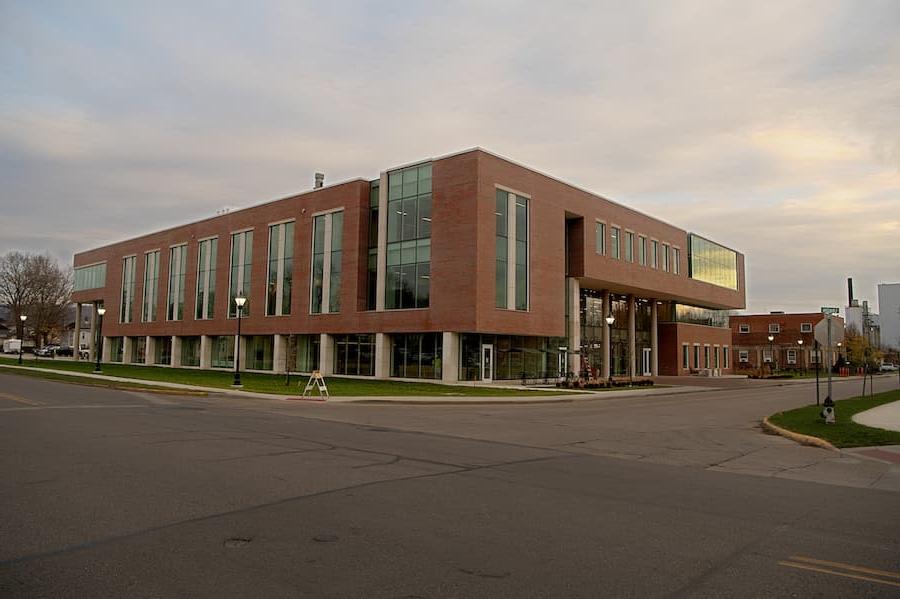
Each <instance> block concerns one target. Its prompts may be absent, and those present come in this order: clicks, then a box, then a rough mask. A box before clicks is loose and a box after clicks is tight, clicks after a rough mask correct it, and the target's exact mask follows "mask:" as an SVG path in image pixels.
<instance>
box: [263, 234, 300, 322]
mask: <svg viewBox="0 0 900 599" xmlns="http://www.w3.org/2000/svg"><path fill="white" fill-rule="evenodd" d="M293 248H294V223H293V222H288V223H279V224H277V225H271V226H270V227H269V261H268V273H267V277H266V316H287V315H289V314H290V313H291V287H292V281H293V265H294V260H293V257H294V249H293Z"/></svg>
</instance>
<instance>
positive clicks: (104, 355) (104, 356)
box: [100, 337, 112, 362]
mask: <svg viewBox="0 0 900 599" xmlns="http://www.w3.org/2000/svg"><path fill="white" fill-rule="evenodd" d="M109 339H110V338H109V337H104V338H103V347H102V348H101V349H100V361H101V362H109V356H110V354H111V352H110V347H111V346H112V344H111V343H110V342H109Z"/></svg>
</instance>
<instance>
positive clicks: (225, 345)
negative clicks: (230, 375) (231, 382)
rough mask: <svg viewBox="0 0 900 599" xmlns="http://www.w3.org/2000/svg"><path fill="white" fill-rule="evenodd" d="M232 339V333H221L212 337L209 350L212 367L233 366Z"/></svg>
mask: <svg viewBox="0 0 900 599" xmlns="http://www.w3.org/2000/svg"><path fill="white" fill-rule="evenodd" d="M234 340H235V337H234V336H233V335H222V336H219V337H213V338H212V347H211V350H210V363H209V365H210V366H212V367H213V368H234Z"/></svg>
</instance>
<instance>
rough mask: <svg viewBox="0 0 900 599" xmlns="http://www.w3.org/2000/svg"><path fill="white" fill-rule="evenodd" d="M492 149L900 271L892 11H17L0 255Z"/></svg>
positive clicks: (796, 290)
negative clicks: (319, 180)
mask: <svg viewBox="0 0 900 599" xmlns="http://www.w3.org/2000/svg"><path fill="white" fill-rule="evenodd" d="M473 146H481V147H484V148H486V149H489V150H491V151H494V152H496V153H499V154H501V155H504V156H507V157H509V158H512V159H513V160H516V161H517V162H520V163H523V164H526V165H528V166H531V167H533V168H536V169H538V170H540V171H543V172H546V173H549V174H552V175H554V176H556V177H558V178H561V179H563V180H565V181H568V182H571V183H574V184H576V185H578V186H581V187H584V188H586V189H589V190H591V191H594V192H596V193H599V194H602V195H605V196H606V197H609V198H611V199H614V200H616V201H619V202H621V203H624V204H627V205H630V206H632V207H634V208H636V209H638V210H641V211H644V212H647V213H649V214H652V215H654V216H658V217H660V218H662V219H664V220H666V221H668V222H671V223H672V224H675V225H677V226H680V227H682V228H685V229H687V230H689V231H695V232H697V233H701V234H703V235H705V236H707V237H710V238H712V239H714V240H716V241H719V242H721V243H723V244H725V245H728V246H730V247H733V248H735V249H738V250H739V251H742V252H744V253H745V254H746V257H747V303H748V309H749V310H751V311H768V310H778V309H784V310H789V311H806V310H818V308H819V307H820V306H824V305H844V304H845V303H846V277H848V276H853V277H854V281H855V288H856V290H857V293H856V295H857V297H861V298H863V299H869V300H870V301H871V303H872V304H873V305H874V303H875V300H876V291H875V285H876V284H877V283H880V282H897V281H900V2H898V1H897V0H885V1H883V2H877V1H869V0H855V1H851V2H827V1H825V0H815V1H810V2H788V1H783V0H779V1H777V2H763V3H758V2H751V1H743V2H670V1H666V2H646V3H645V2H624V1H623V2H584V3H569V4H561V3H556V2H534V3H515V2H450V1H441V2H428V3H426V2H410V3H397V2H379V1H373V2H340V1H331V2H321V3H303V2H298V1H285V2H275V1H272V2H222V1H216V2H213V1H211V2H197V1H183V0H182V1H179V2H165V1H160V0H154V1H153V2H115V1H109V2H90V1H86V0H82V1H79V2H53V1H45V0H42V1H41V2H33V1H29V0H22V1H15V0H5V1H3V2H0V208H2V214H0V253H3V252H6V251H9V250H12V249H18V250H28V251H49V252H50V253H52V254H53V255H55V256H57V257H58V258H59V259H60V260H61V261H64V262H65V263H68V264H71V260H72V254H73V252H76V251H80V250H84V249H88V248H91V247H94V246H98V245H102V244H105V243H109V242H112V241H116V240H120V239H123V238H127V237H131V236H134V235H138V234H141V233H146V232H150V231H153V230H156V229H160V228H163V227H167V226H171V225H175V224H179V223H183V222H186V221H190V220H195V219H198V218H203V217H207V216H210V215H213V214H214V213H215V212H216V211H217V210H218V209H220V208H222V207H225V206H231V207H243V206H248V205H252V204H256V203H259V202H262V201H266V200H270V199H274V198H277V197H282V196H285V195H289V194H292V193H296V192H299V191H303V190H306V189H308V188H310V187H311V185H312V179H313V172H314V171H317V170H322V171H324V172H326V173H327V181H328V182H336V181H339V180H344V179H349V178H355V177H360V176H362V177H368V178H375V177H376V176H377V175H378V173H379V171H380V170H382V169H385V168H388V167H391V166H397V165H400V164H403V163H406V162H409V161H412V160H417V159H421V158H425V157H429V156H439V155H443V154H447V153H450V152H453V151H457V150H461V149H465V148H470V147H473Z"/></svg>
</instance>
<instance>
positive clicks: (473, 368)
mask: <svg viewBox="0 0 900 599" xmlns="http://www.w3.org/2000/svg"><path fill="white" fill-rule="evenodd" d="M459 343H460V345H459V347H460V351H459V367H460V368H459V380H461V381H477V380H479V379H481V346H482V345H483V344H491V345H493V346H494V356H495V365H494V380H517V379H518V380H521V379H522V378H529V379H551V378H555V377H557V376H560V373H559V354H560V349H559V348H560V347H565V345H566V339H565V337H529V336H523V335H481V334H478V333H466V334H462V335H460V340H459ZM562 351H563V353H564V352H565V350H562ZM523 374H524V376H523Z"/></svg>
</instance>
